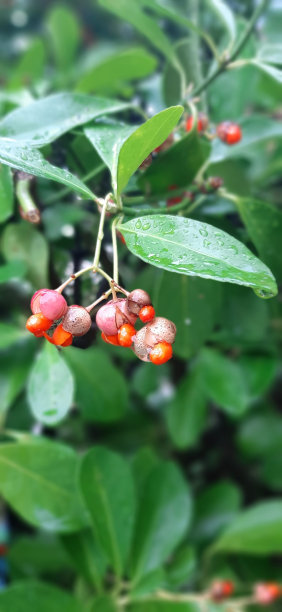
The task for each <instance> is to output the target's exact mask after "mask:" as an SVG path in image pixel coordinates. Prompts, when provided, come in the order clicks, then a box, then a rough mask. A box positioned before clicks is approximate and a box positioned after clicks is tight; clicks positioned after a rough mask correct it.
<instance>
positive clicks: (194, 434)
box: [166, 366, 207, 448]
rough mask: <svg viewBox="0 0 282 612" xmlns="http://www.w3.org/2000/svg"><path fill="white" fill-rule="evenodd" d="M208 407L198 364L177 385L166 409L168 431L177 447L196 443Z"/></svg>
mask: <svg viewBox="0 0 282 612" xmlns="http://www.w3.org/2000/svg"><path fill="white" fill-rule="evenodd" d="M206 407H207V406H206V395H205V391H204V388H203V382H202V378H201V372H200V367H199V366H198V367H197V366H196V368H195V371H194V372H191V373H189V374H188V375H187V376H186V378H185V379H184V380H183V381H182V382H181V383H180V385H179V387H177V392H176V395H175V396H174V398H173V399H172V400H171V402H170V403H169V405H168V406H167V409H166V422H167V427H168V431H169V433H170V436H171V438H172V441H173V442H174V444H175V446H176V447H177V448H189V447H191V446H194V445H195V444H196V442H197V441H198V439H199V436H200V434H201V432H202V430H203V429H204V427H205V421H206Z"/></svg>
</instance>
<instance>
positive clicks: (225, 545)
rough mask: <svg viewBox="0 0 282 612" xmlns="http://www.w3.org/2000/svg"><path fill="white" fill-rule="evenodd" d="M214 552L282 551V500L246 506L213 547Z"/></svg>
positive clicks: (262, 553) (260, 553)
mask: <svg viewBox="0 0 282 612" xmlns="http://www.w3.org/2000/svg"><path fill="white" fill-rule="evenodd" d="M212 551H213V552H214V553H215V552H223V551H224V552H228V553H240V554H243V553H246V554H254V555H270V554H274V553H281V551H282V501H281V500H279V499H276V500H275V501H266V502H261V503H259V504H256V505H254V506H252V507H251V508H247V510H245V511H244V512H242V513H241V515H240V516H238V518H237V519H235V521H234V522H233V523H231V525H230V526H229V527H228V529H227V530H226V531H225V532H224V533H223V534H222V535H221V537H220V538H219V539H218V540H217V542H215V544H214V545H213V547H212Z"/></svg>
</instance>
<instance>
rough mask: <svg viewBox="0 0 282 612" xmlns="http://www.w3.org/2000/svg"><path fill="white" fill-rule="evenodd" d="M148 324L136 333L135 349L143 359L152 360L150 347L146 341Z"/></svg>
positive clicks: (137, 354) (137, 355) (139, 357)
mask: <svg viewBox="0 0 282 612" xmlns="http://www.w3.org/2000/svg"><path fill="white" fill-rule="evenodd" d="M146 334H147V326H146V325H145V326H144V327H142V329H139V331H138V332H137V333H136V336H135V338H134V341H133V351H134V353H135V355H136V357H138V359H141V361H150V357H149V347H148V344H147V342H146Z"/></svg>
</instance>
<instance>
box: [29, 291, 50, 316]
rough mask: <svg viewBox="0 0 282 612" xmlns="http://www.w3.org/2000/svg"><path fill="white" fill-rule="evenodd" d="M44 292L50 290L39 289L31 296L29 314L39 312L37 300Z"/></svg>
mask: <svg viewBox="0 0 282 612" xmlns="http://www.w3.org/2000/svg"><path fill="white" fill-rule="evenodd" d="M46 291H50V289H39V290H38V291H36V292H35V293H34V294H33V296H32V298H31V302H30V308H31V312H33V314H37V313H38V312H40V305H39V300H40V298H41V296H42V295H43V294H44V293H46Z"/></svg>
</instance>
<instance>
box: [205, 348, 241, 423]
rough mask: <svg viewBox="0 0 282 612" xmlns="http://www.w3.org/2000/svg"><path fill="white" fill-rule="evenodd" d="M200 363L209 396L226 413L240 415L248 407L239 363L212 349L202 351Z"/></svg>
mask: <svg viewBox="0 0 282 612" xmlns="http://www.w3.org/2000/svg"><path fill="white" fill-rule="evenodd" d="M201 365H202V373H203V384H204V386H205V389H206V393H207V395H208V396H209V398H210V399H211V400H212V401H213V402H214V403H215V404H217V405H218V406H219V407H220V408H222V410H224V411H225V412H226V413H227V414H229V415H231V416H234V417H237V416H241V415H242V414H243V413H244V412H245V410H246V409H247V407H248V400H249V397H248V389H247V384H246V381H245V378H244V371H243V370H242V368H241V367H240V365H239V364H238V363H236V361H233V360H232V359H229V358H228V357H225V356H224V355H221V353H219V352H217V351H216V350H213V349H204V350H203V351H202V355H201Z"/></svg>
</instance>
